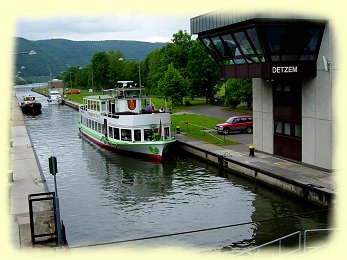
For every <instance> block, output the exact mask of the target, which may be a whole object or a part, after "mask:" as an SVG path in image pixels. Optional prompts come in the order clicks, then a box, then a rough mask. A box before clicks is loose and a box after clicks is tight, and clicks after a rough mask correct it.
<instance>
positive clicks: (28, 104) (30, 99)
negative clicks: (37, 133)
mask: <svg viewBox="0 0 347 260" xmlns="http://www.w3.org/2000/svg"><path fill="white" fill-rule="evenodd" d="M20 107H21V110H22V112H23V114H26V115H33V116H36V115H38V114H41V107H42V105H41V103H40V102H38V101H37V100H36V98H35V97H34V96H32V95H30V94H29V95H26V96H24V97H23V99H22V100H21V102H20Z"/></svg>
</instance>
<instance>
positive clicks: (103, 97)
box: [83, 95, 114, 100]
mask: <svg viewBox="0 0 347 260" xmlns="http://www.w3.org/2000/svg"><path fill="white" fill-rule="evenodd" d="M111 98H112V99H113V98H114V96H113V95H94V96H86V97H83V99H97V100H102V99H111Z"/></svg>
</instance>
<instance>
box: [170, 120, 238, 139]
mask: <svg viewBox="0 0 347 260" xmlns="http://www.w3.org/2000/svg"><path fill="white" fill-rule="evenodd" d="M221 121H223V119H220V118H214V117H209V116H203V115H196V114H177V115H175V114H174V115H172V117H171V122H172V126H171V131H172V132H176V127H177V126H179V127H180V131H181V133H182V134H185V135H187V136H190V137H192V138H194V139H198V140H201V141H205V142H208V143H211V144H215V145H232V144H237V143H238V142H235V141H231V140H226V139H224V136H222V135H219V134H217V133H216V131H214V126H215V125H216V124H217V123H220V122H221Z"/></svg>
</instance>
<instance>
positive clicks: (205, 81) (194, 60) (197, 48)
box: [187, 40, 219, 103]
mask: <svg viewBox="0 0 347 260" xmlns="http://www.w3.org/2000/svg"><path fill="white" fill-rule="evenodd" d="M188 57H189V61H188V64H187V74H188V77H189V90H188V91H189V95H190V96H191V97H192V98H194V97H195V96H201V95H204V96H205V97H206V103H207V102H208V100H209V99H210V98H212V97H213V96H214V95H215V94H216V92H217V91H218V88H217V86H218V85H217V83H218V82H219V70H218V65H217V63H216V62H215V61H214V60H213V59H212V58H211V57H210V56H209V55H208V54H207V52H206V50H205V48H204V46H203V45H202V44H201V42H200V41H199V40H195V41H193V42H192V45H191V48H190V50H189V55H188Z"/></svg>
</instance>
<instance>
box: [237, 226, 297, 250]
mask: <svg viewBox="0 0 347 260" xmlns="http://www.w3.org/2000/svg"><path fill="white" fill-rule="evenodd" d="M295 236H298V246H297V248H295V249H293V250H291V251H288V250H286V253H285V254H286V255H287V254H292V253H294V252H299V253H300V251H301V231H296V232H294V233H291V234H289V235H286V236H284V237H280V238H278V239H275V240H273V241H270V242H268V243H265V244H263V245H260V246H257V247H254V248H252V249H250V250H247V251H243V252H241V253H239V254H237V255H238V256H239V255H245V254H247V255H255V254H259V252H260V250H261V249H263V248H264V247H266V246H270V245H273V244H276V243H278V254H279V255H281V254H282V242H283V241H284V240H285V239H288V238H292V237H295Z"/></svg>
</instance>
